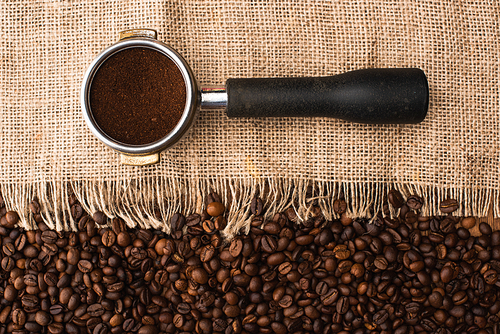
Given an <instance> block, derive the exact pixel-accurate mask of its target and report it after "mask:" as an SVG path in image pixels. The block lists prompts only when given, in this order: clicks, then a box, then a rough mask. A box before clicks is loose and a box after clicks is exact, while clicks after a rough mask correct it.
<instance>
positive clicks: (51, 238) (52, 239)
mask: <svg viewBox="0 0 500 334" xmlns="http://www.w3.org/2000/svg"><path fill="white" fill-rule="evenodd" d="M41 239H42V241H43V242H44V243H47V244H54V243H56V241H57V233H56V232H55V231H51V230H48V231H44V232H42V236H41Z"/></svg>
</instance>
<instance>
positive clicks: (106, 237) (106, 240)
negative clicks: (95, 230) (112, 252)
mask: <svg viewBox="0 0 500 334" xmlns="http://www.w3.org/2000/svg"><path fill="white" fill-rule="evenodd" d="M101 240H102V244H103V245H104V246H105V247H111V246H113V244H114V243H115V241H116V234H115V232H113V231H111V230H106V232H104V234H103V235H102V239H101Z"/></svg>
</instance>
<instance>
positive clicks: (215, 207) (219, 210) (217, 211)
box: [207, 202, 225, 217]
mask: <svg viewBox="0 0 500 334" xmlns="http://www.w3.org/2000/svg"><path fill="white" fill-rule="evenodd" d="M224 210H225V207H224V205H223V204H222V203H220V202H212V203H210V204H208V205H207V213H208V214H209V215H210V216H212V217H217V216H220V215H222V214H223V213H224Z"/></svg>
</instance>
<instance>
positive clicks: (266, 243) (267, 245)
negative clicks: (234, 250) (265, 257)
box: [260, 235, 278, 253]
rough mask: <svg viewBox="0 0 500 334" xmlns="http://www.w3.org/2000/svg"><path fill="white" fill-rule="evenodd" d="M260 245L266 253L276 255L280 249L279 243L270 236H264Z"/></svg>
mask: <svg viewBox="0 0 500 334" xmlns="http://www.w3.org/2000/svg"><path fill="white" fill-rule="evenodd" d="M260 243H261V248H262V250H263V251H264V252H266V253H274V252H276V249H277V248H278V242H277V241H276V239H274V238H273V237H272V236H270V235H264V236H263V237H262V239H261V241H260Z"/></svg>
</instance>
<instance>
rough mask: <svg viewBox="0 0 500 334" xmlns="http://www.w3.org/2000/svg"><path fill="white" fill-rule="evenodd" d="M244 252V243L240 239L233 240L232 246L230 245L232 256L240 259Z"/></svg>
mask: <svg viewBox="0 0 500 334" xmlns="http://www.w3.org/2000/svg"><path fill="white" fill-rule="evenodd" d="M242 250H243V241H242V240H241V239H240V238H235V239H233V241H231V244H230V245H229V253H231V256H233V257H238V256H239V255H240V254H241V251H242Z"/></svg>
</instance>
